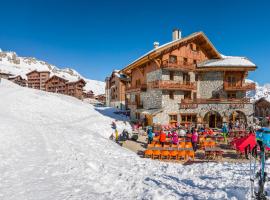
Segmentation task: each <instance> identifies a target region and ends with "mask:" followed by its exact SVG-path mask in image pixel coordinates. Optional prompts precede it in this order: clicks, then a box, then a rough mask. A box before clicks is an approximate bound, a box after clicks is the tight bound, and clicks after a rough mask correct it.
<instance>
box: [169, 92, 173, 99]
mask: <svg viewBox="0 0 270 200" xmlns="http://www.w3.org/2000/svg"><path fill="white" fill-rule="evenodd" d="M169 97H170V99H174V92H173V91H170V92H169Z"/></svg>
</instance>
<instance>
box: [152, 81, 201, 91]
mask: <svg viewBox="0 0 270 200" xmlns="http://www.w3.org/2000/svg"><path fill="white" fill-rule="evenodd" d="M147 86H148V88H154V89H156V88H158V89H167V90H184V91H189V90H196V89H197V85H196V83H192V82H179V81H169V80H168V81H167V80H166V81H165V80H157V81H153V82H149V83H148V84H147Z"/></svg>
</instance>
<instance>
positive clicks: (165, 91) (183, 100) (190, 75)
mask: <svg viewBox="0 0 270 200" xmlns="http://www.w3.org/2000/svg"><path fill="white" fill-rule="evenodd" d="M172 36H173V39H172V41H170V42H168V43H166V44H164V45H161V46H159V43H158V42H155V43H154V48H153V50H151V51H149V52H148V53H146V54H144V55H143V56H141V57H139V58H138V59H136V60H135V61H133V62H132V63H130V64H129V65H127V66H125V67H124V68H123V69H122V70H121V71H120V73H123V74H126V75H127V76H128V77H130V83H128V84H127V86H126V98H127V102H128V107H129V108H130V110H131V119H132V120H134V121H136V120H142V119H144V120H145V119H146V121H147V123H148V124H149V125H152V124H176V123H177V124H182V125H184V124H190V123H192V124H197V125H205V126H208V127H221V126H222V123H223V122H229V121H236V120H238V121H241V122H243V123H246V124H249V123H251V122H252V120H253V117H252V116H253V105H252V103H251V102H250V100H249V99H248V98H247V97H246V92H247V91H249V90H254V89H255V84H254V83H248V82H246V80H245V79H246V77H247V76H248V73H249V72H250V71H254V70H256V68H257V67H256V65H255V64H254V63H252V62H251V61H250V60H249V59H247V58H245V57H236V56H224V55H222V54H220V53H219V52H218V50H217V49H216V48H215V47H214V45H213V44H212V43H211V42H210V40H209V39H208V38H207V37H206V35H205V34H204V33H203V32H196V33H193V34H191V35H189V36H187V37H181V31H180V30H178V29H175V30H174V31H173V33H172Z"/></svg>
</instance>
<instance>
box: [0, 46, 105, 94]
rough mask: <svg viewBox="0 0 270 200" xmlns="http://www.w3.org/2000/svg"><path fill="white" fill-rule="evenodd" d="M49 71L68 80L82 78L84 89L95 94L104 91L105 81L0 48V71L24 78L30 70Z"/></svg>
mask: <svg viewBox="0 0 270 200" xmlns="http://www.w3.org/2000/svg"><path fill="white" fill-rule="evenodd" d="M35 69H36V70H38V71H50V72H51V73H52V75H57V76H60V77H62V78H65V79H67V80H69V81H75V80H78V79H79V78H83V79H84V80H85V81H86V86H85V88H84V89H85V90H86V91H89V90H93V92H94V93H95V95H97V94H104V93H105V83H104V82H102V81H96V80H90V79H87V78H84V77H83V76H81V75H80V74H79V73H78V72H77V71H75V70H73V69H70V68H64V69H59V68H57V67H56V66H54V65H51V64H48V63H46V62H44V61H40V60H37V59H36V58H31V57H19V56H17V54H16V53H15V52H4V51H1V50H0V72H5V73H11V74H14V75H21V76H22V77H24V78H26V75H25V74H27V73H28V72H30V71H32V70H35Z"/></svg>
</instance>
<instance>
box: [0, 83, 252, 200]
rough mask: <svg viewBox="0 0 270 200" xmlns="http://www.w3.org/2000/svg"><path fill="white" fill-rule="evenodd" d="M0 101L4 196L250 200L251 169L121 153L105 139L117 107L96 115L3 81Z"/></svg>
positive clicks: (10, 199)
mask: <svg viewBox="0 0 270 200" xmlns="http://www.w3.org/2000/svg"><path fill="white" fill-rule="evenodd" d="M0 101H1V104H0V111H1V112H0V144H1V145H0V159H1V162H0V199H3V200H63V199H67V200H75V199H76V200H77V199H80V200H92V199H101V200H103V199H104V200H108V199H109V200H110V199H158V200H159V199H248V197H249V184H250V183H249V171H248V170H249V165H247V164H229V163H224V164H221V163H198V164H193V165H186V166H184V165H181V164H174V163H165V162H159V161H152V160H150V159H141V158H139V157H138V156H137V155H136V154H135V153H133V152H131V151H129V150H127V149H124V148H121V147H120V146H119V145H117V144H115V143H114V142H112V141H111V140H109V139H108V137H109V136H110V134H111V133H112V129H111V125H110V124H111V122H112V121H113V119H112V118H110V117H108V116H111V117H113V116H114V114H113V112H112V109H107V108H100V109H99V110H98V111H97V110H96V109H95V108H94V107H92V106H91V105H89V104H86V103H83V102H81V101H79V100H77V99H75V98H73V97H69V96H64V95H58V94H51V93H46V92H43V91H38V90H33V89H28V88H21V87H19V86H17V85H14V84H13V83H10V82H8V81H5V80H2V82H1V83H0ZM101 113H103V114H104V115H102V114H101ZM105 115H107V116H105ZM117 124H118V127H119V129H120V130H121V129H123V128H125V127H126V126H125V125H124V123H123V122H117ZM128 128H129V127H128Z"/></svg>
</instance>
